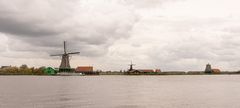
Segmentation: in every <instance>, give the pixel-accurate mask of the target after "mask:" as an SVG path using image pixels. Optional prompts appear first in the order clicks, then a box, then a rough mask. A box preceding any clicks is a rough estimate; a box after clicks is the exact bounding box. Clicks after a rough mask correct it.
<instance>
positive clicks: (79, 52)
mask: <svg viewBox="0 0 240 108" xmlns="http://www.w3.org/2000/svg"><path fill="white" fill-rule="evenodd" d="M67 54H80V52H71V53H67Z"/></svg>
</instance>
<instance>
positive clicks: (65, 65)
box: [51, 41, 80, 72]
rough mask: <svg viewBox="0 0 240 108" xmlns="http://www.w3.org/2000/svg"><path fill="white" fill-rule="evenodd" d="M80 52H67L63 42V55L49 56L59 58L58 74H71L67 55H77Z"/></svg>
mask: <svg viewBox="0 0 240 108" xmlns="http://www.w3.org/2000/svg"><path fill="white" fill-rule="evenodd" d="M79 53H80V52H67V48H66V41H64V42H63V54H55V55H51V56H61V57H62V60H61V64H60V66H59V72H73V71H72V69H71V66H70V63H69V55H73V54H79Z"/></svg>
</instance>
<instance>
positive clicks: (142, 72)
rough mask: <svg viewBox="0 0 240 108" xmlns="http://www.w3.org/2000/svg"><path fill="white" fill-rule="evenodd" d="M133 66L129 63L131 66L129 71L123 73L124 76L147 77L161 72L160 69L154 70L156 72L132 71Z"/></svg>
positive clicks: (145, 70)
mask: <svg viewBox="0 0 240 108" xmlns="http://www.w3.org/2000/svg"><path fill="white" fill-rule="evenodd" d="M134 65H135V64H133V63H132V62H131V64H130V65H129V66H130V67H129V69H128V71H127V72H126V73H125V74H126V75H144V74H146V75H148V74H157V73H159V72H161V70H160V69H156V70H153V69H133V66H134Z"/></svg>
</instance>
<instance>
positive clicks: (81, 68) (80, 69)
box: [76, 66, 93, 72]
mask: <svg viewBox="0 0 240 108" xmlns="http://www.w3.org/2000/svg"><path fill="white" fill-rule="evenodd" d="M92 71H93V67H92V66H78V67H77V68H76V72H92Z"/></svg>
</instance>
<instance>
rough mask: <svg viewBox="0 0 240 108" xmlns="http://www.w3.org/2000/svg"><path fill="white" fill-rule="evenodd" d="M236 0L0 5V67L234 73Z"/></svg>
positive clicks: (239, 38)
mask: <svg viewBox="0 0 240 108" xmlns="http://www.w3.org/2000/svg"><path fill="white" fill-rule="evenodd" d="M239 5H240V1H239V0H0V7H1V8H0V65H16V66H19V65H21V64H27V65H29V66H35V67H39V66H53V67H58V66H59V65H60V57H50V56H49V55H50V54H58V53H62V52H63V41H64V40H66V41H67V45H68V51H69V52H71V51H80V52H81V54H80V55H76V56H72V57H71V66H72V67H76V66H79V65H93V66H94V69H102V70H127V69H128V64H129V63H130V62H131V61H133V63H134V64H136V66H135V68H139V69H149V68H150V69H158V68H160V69H161V70H163V71H169V70H183V71H189V70H204V68H205V65H206V64H207V63H210V64H212V67H214V68H219V69H221V70H240V11H239V10H240V6H239Z"/></svg>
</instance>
